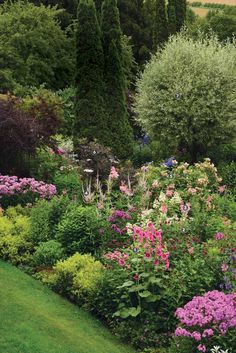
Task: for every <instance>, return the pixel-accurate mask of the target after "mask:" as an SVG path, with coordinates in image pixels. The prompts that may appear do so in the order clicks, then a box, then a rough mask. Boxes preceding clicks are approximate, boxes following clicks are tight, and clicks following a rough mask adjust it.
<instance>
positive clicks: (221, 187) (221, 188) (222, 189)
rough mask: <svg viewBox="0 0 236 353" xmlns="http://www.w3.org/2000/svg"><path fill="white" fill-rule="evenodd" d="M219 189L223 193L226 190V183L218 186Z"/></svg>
mask: <svg viewBox="0 0 236 353" xmlns="http://www.w3.org/2000/svg"><path fill="white" fill-rule="evenodd" d="M218 191H219V193H220V194H223V193H224V192H225V185H223V186H219V187H218Z"/></svg>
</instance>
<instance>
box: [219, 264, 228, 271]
mask: <svg viewBox="0 0 236 353" xmlns="http://www.w3.org/2000/svg"><path fill="white" fill-rule="evenodd" d="M228 269H229V265H227V264H225V263H224V264H222V265H221V271H222V272H227V271H228Z"/></svg>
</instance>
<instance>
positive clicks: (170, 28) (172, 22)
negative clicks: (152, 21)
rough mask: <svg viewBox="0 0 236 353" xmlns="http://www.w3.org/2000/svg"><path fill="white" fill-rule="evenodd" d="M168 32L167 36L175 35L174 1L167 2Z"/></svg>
mask: <svg viewBox="0 0 236 353" xmlns="http://www.w3.org/2000/svg"><path fill="white" fill-rule="evenodd" d="M167 9H168V31H169V34H175V33H176V13H175V1H174V0H169V1H168V8H167Z"/></svg>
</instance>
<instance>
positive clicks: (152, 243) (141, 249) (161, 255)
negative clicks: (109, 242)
mask: <svg viewBox="0 0 236 353" xmlns="http://www.w3.org/2000/svg"><path fill="white" fill-rule="evenodd" d="M129 252H130V255H129ZM104 257H105V258H106V259H109V260H113V261H116V262H118V264H119V265H120V266H122V267H124V266H125V265H127V266H128V268H130V267H132V261H131V263H126V260H128V259H130V258H133V257H136V258H138V259H139V260H140V261H142V262H143V261H144V263H145V262H146V261H147V262H148V264H150V265H151V264H152V266H154V267H155V268H157V267H158V266H159V265H160V264H164V265H165V269H166V270H168V269H169V266H170V265H169V252H167V251H166V250H165V247H164V244H163V239H162V231H161V230H156V228H155V226H154V225H153V224H152V223H151V222H149V223H148V225H147V228H146V229H145V230H143V229H142V228H141V227H138V226H134V227H133V244H132V246H131V247H130V248H129V249H126V251H125V253H121V252H117V251H115V252H113V253H112V252H110V253H107V254H105V255H104ZM120 260H121V261H120ZM142 266H144V264H143V265H142Z"/></svg>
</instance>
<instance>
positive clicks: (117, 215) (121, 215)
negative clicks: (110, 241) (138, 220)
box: [108, 210, 132, 235]
mask: <svg viewBox="0 0 236 353" xmlns="http://www.w3.org/2000/svg"><path fill="white" fill-rule="evenodd" d="M130 219H132V217H131V216H130V215H129V214H128V213H126V212H125V211H122V210H115V211H113V212H112V214H111V216H110V217H109V218H108V222H110V223H112V225H111V229H112V230H113V231H114V232H115V233H117V234H120V235H122V234H124V233H125V232H126V227H125V228H123V229H122V228H120V227H119V226H118V225H117V224H115V223H114V222H117V221H118V220H125V221H128V220H130Z"/></svg>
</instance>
